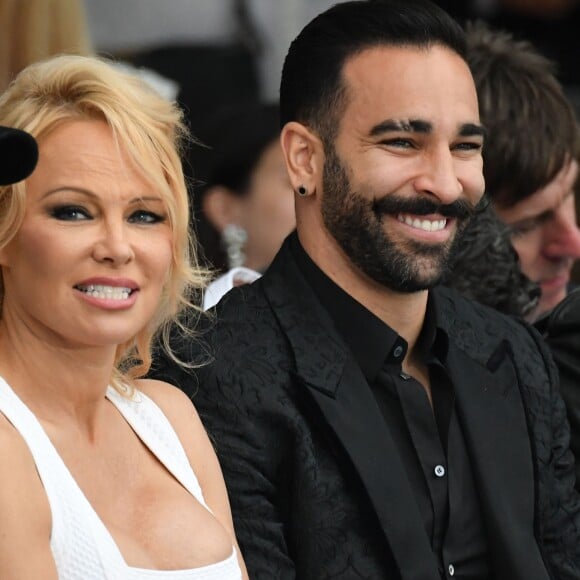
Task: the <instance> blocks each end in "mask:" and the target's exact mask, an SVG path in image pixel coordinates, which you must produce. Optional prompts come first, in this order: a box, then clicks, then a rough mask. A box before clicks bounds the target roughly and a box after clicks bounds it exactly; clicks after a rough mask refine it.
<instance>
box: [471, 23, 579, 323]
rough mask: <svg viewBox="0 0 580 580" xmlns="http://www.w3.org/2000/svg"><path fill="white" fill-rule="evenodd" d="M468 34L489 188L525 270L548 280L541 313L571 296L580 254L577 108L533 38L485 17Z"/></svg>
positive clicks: (540, 280)
mask: <svg viewBox="0 0 580 580" xmlns="http://www.w3.org/2000/svg"><path fill="white" fill-rule="evenodd" d="M467 40H468V52H467V59H468V62H469V65H470V68H471V71H472V73H473V76H474V79H475V83H476V86H477V91H478V98H479V110H480V116H481V119H482V123H483V124H484V126H485V127H486V129H487V138H486V142H485V148H484V151H483V157H484V168H483V169H484V175H485V182H486V193H487V195H489V196H490V197H491V199H492V201H493V205H494V208H495V210H496V212H497V214H498V215H499V217H500V218H501V219H502V220H503V221H504V222H505V223H506V224H507V225H508V226H509V228H510V231H511V236H512V243H513V245H514V248H515V249H516V251H517V253H518V255H519V258H520V262H521V267H522V271H523V273H524V274H526V275H527V276H528V277H529V278H530V279H531V280H533V281H535V282H537V283H538V284H539V285H540V287H541V290H542V295H541V297H540V303H539V306H538V308H537V310H536V317H539V316H541V315H544V314H546V313H548V312H549V311H550V310H551V309H552V308H554V307H555V306H556V305H557V304H558V303H559V302H560V301H561V300H562V299H563V298H564V297H565V296H566V294H567V292H568V288H569V283H570V273H571V270H572V266H573V265H574V262H575V260H577V259H578V258H579V257H580V229H579V228H578V225H577V222H576V207H575V195H574V193H575V187H576V185H577V182H578V157H579V139H578V125H577V121H576V117H575V113H574V109H573V107H572V105H571V104H570V103H569V101H568V100H567V99H566V97H565V95H564V93H563V91H562V87H561V85H560V84H559V82H558V81H557V79H556V77H555V76H554V72H553V67H552V64H551V62H550V61H548V60H547V59H546V58H545V57H544V56H542V55H541V54H539V53H538V52H537V51H536V50H535V49H534V48H533V47H532V45H531V44H529V43H528V42H524V41H519V40H515V39H514V37H513V36H512V35H510V34H508V33H506V32H503V31H498V30H491V29H490V28H488V27H487V26H486V25H484V24H483V23H481V22H478V23H475V24H473V25H471V26H469V27H468V30H467Z"/></svg>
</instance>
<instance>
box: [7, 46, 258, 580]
mask: <svg viewBox="0 0 580 580" xmlns="http://www.w3.org/2000/svg"><path fill="white" fill-rule="evenodd" d="M0 124H2V125H8V126H12V127H16V128H19V129H23V130H25V131H27V132H29V133H30V134H31V135H32V136H34V137H35V138H36V140H37V142H38V146H39V160H38V165H37V167H36V169H35V170H34V172H33V173H32V175H31V176H30V177H29V178H28V179H26V180H25V181H24V182H21V183H18V184H16V185H12V186H10V185H9V186H4V187H0V206H1V208H2V211H1V213H0V268H1V274H2V280H1V318H0V376H1V377H2V378H1V379H0V454H1V455H2V458H3V476H2V478H1V480H0V521H2V534H1V535H0V577H1V578H9V579H10V580H19V579H23V580H24V579H30V578H43V579H47V580H48V579H56V578H62V579H77V578H78V579H79V580H81V579H82V580H93V579H94V580H100V579H105V578H107V579H109V578H110V579H115V580H120V579H123V580H124V579H137V578H139V579H141V578H147V579H153V578H159V579H164V578H167V579H171V580H177V579H180V580H181V579H183V580H185V579H192V580H193V579H202V578H203V579H204V580H209V579H216V580H217V579H219V580H225V579H240V578H247V574H246V572H245V567H244V564H243V561H242V558H241V555H240V552H239V549H238V547H237V544H236V541H235V538H234V531H233V525H232V520H231V514H230V508H229V504H228V499H227V494H226V490H225V486H224V482H223V478H222V475H221V472H220V468H219V465H218V462H217V459H216V456H215V454H214V451H213V449H212V447H211V445H210V443H209V440H208V438H207V436H206V433H205V430H204V428H203V426H202V424H201V423H200V420H199V418H198V416H197V414H196V412H195V409H194V408H193V406H192V404H191V402H190V400H189V399H188V398H187V397H186V396H185V395H184V394H182V393H181V391H179V390H177V389H175V388H173V387H170V386H169V385H167V384H165V383H162V382H159V381H153V380H144V379H141V378H140V377H142V376H144V374H145V373H146V372H147V371H148V369H149V365H150V361H151V353H150V346H151V343H152V340H153V338H154V337H155V335H156V334H157V333H159V332H162V330H163V328H164V327H165V326H166V325H167V324H168V323H169V322H170V321H171V320H172V319H174V318H175V317H176V316H177V315H178V314H179V312H180V311H183V309H184V308H188V307H189V308H190V307H191V306H188V304H189V300H188V297H189V296H191V295H192V294H191V291H192V290H193V289H196V288H199V287H201V286H202V284H203V282H204V275H203V272H202V271H201V270H199V268H198V267H197V266H196V260H195V256H194V255H193V254H192V252H191V251H190V243H189V239H188V207H187V193H186V187H185V184H184V179H183V173H182V169H181V164H180V147H181V142H182V139H183V137H184V136H185V132H184V129H183V126H182V124H181V117H180V114H179V112H178V110H177V109H176V108H175V107H174V106H172V105H171V104H169V103H168V102H167V101H165V100H164V99H162V98H161V97H159V96H158V95H157V94H156V93H154V92H153V91H151V90H150V89H148V88H147V86H145V85H144V84H143V83H142V82H141V81H139V80H137V79H136V78H133V77H131V76H129V75H127V74H125V73H122V72H119V71H118V70H116V69H115V68H113V67H112V66H110V65H109V64H108V63H106V62H103V61H100V60H97V59H94V58H89V57H80V56H63V57H57V58H54V59H51V60H48V61H45V62H42V63H40V64H35V65H31V66H29V67H28V68H26V69H25V70H24V71H22V72H21V73H20V74H19V75H18V77H17V78H16V80H15V82H14V83H13V84H12V85H11V87H10V88H9V90H8V91H7V92H6V93H4V95H3V96H2V97H1V98H0Z"/></svg>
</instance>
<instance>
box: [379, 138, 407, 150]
mask: <svg viewBox="0 0 580 580" xmlns="http://www.w3.org/2000/svg"><path fill="white" fill-rule="evenodd" d="M381 145H386V146H387V147H400V148H402V149H410V148H411V147H413V142H412V141H411V140H410V139H387V140H385V141H381Z"/></svg>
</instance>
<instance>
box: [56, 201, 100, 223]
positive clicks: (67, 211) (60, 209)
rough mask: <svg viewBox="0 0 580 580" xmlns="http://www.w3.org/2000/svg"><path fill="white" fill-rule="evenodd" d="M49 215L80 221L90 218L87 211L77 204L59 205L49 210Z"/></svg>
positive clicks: (60, 218)
mask: <svg viewBox="0 0 580 580" xmlns="http://www.w3.org/2000/svg"><path fill="white" fill-rule="evenodd" d="M50 215H51V216H52V217H53V218H55V219H57V220H62V221H80V220H90V219H92V217H91V215H90V214H89V212H88V211H87V210H86V209H85V208H83V207H79V206H78V205H59V206H56V207H53V208H52V209H51V210H50Z"/></svg>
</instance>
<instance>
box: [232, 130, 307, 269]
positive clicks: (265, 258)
mask: <svg viewBox="0 0 580 580" xmlns="http://www.w3.org/2000/svg"><path fill="white" fill-rule="evenodd" d="M240 200H241V206H242V207H241V208H240V209H241V216H240V225H242V226H243V227H244V228H245V229H246V231H247V233H248V241H247V242H246V246H245V247H244V253H245V254H246V262H245V264H244V265H245V266H248V267H249V268H253V269H254V270H265V269H266V268H267V267H268V266H269V265H270V262H271V261H272V260H273V259H274V256H275V255H276V252H277V251H278V250H279V249H280V246H281V245H282V242H283V241H284V238H285V237H286V236H287V235H288V234H289V233H290V232H291V231H292V230H293V229H294V228H295V226H296V216H295V212H294V192H293V191H292V185H291V184H290V179H289V177H288V174H287V172H286V165H285V164H284V157H283V155H282V148H281V146H280V143H279V142H278V140H276V141H274V142H272V144H271V145H269V146H268V147H267V148H266V149H265V150H264V152H263V153H262V155H261V157H260V160H259V161H258V163H257V165H256V167H255V169H254V172H253V174H252V178H251V182H250V186H249V191H248V193H247V195H245V196H242V197H240Z"/></svg>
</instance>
